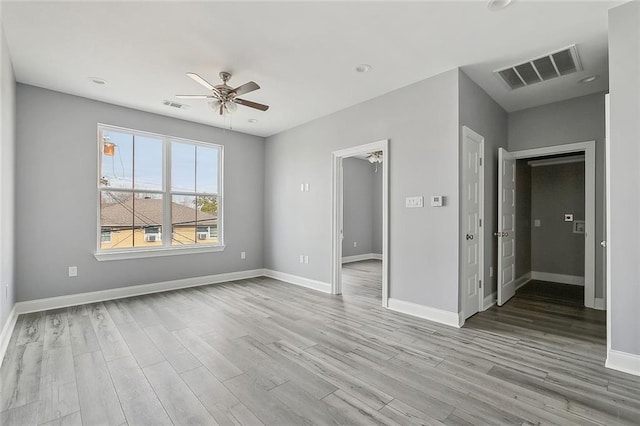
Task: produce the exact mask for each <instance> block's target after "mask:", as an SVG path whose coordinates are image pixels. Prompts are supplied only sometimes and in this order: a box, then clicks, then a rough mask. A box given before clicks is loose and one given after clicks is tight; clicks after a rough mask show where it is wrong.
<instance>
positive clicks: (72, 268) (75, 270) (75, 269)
mask: <svg viewBox="0 0 640 426" xmlns="http://www.w3.org/2000/svg"><path fill="white" fill-rule="evenodd" d="M69 276H70V277H77V276H78V267H77V266H69Z"/></svg>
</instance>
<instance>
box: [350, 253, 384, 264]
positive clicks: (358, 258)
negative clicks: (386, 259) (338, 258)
mask: <svg viewBox="0 0 640 426" xmlns="http://www.w3.org/2000/svg"><path fill="white" fill-rule="evenodd" d="M361 260H382V255H381V254H379V253H365V254H356V255H353V256H345V257H343V258H342V263H351V262H360V261H361Z"/></svg>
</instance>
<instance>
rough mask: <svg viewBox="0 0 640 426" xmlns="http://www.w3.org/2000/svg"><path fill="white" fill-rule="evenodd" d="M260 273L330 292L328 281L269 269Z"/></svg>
mask: <svg viewBox="0 0 640 426" xmlns="http://www.w3.org/2000/svg"><path fill="white" fill-rule="evenodd" d="M262 275H264V276H265V277H269V278H274V279H276V280H280V281H284V282H287V283H289V284H295V285H299V286H302V287H306V288H310V289H313V290H318V291H322V292H324V293H331V284H330V283H325V282H322V281H316V280H312V279H310V278H305V277H301V276H299V275H293V274H287V273H285V272H279V271H274V270H271V269H264V270H263V274H262Z"/></svg>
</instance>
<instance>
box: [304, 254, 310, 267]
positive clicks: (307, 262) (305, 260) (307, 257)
mask: <svg viewBox="0 0 640 426" xmlns="http://www.w3.org/2000/svg"><path fill="white" fill-rule="evenodd" d="M304 263H305V264H307V265H308V264H309V256H305V257H304Z"/></svg>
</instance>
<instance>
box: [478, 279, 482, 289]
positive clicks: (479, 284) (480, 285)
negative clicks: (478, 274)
mask: <svg viewBox="0 0 640 426" xmlns="http://www.w3.org/2000/svg"><path fill="white" fill-rule="evenodd" d="M478 287H480V288H482V280H478Z"/></svg>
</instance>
